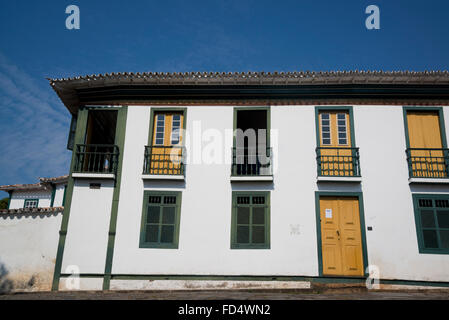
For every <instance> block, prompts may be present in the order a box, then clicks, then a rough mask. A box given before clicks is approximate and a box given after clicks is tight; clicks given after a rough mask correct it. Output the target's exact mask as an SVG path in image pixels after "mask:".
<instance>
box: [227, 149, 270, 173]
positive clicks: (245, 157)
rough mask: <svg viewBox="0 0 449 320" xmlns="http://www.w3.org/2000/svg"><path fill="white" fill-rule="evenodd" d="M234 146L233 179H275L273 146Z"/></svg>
mask: <svg viewBox="0 0 449 320" xmlns="http://www.w3.org/2000/svg"><path fill="white" fill-rule="evenodd" d="M264 151H265V154H263V152H259V154H258V153H257V148H247V147H245V148H236V147H234V148H232V165H231V181H273V165H272V164H273V160H272V150H271V148H269V147H268V148H266V149H265V150H264Z"/></svg>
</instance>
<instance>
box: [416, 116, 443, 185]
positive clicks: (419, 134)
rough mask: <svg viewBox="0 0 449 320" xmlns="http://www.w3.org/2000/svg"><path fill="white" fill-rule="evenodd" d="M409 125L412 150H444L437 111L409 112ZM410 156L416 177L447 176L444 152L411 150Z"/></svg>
mask: <svg viewBox="0 0 449 320" xmlns="http://www.w3.org/2000/svg"><path fill="white" fill-rule="evenodd" d="M407 124H408V137H409V144H410V148H412V149H413V148H426V149H441V148H443V143H442V141H441V131H440V119H439V115H438V112H437V111H429V112H423V111H416V112H415V111H408V112H407ZM410 155H411V157H412V170H413V173H414V176H418V177H446V176H447V174H446V170H445V168H446V166H445V163H444V158H443V151H442V150H411V151H410Z"/></svg>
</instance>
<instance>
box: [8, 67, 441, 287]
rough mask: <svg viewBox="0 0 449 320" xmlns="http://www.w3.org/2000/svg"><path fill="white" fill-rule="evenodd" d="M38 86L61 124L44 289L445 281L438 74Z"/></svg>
mask: <svg viewBox="0 0 449 320" xmlns="http://www.w3.org/2000/svg"><path fill="white" fill-rule="evenodd" d="M50 82H51V85H52V86H53V88H54V89H55V91H56V92H57V93H58V95H59V96H60V98H61V99H62V101H63V102H64V104H65V105H66V106H67V108H68V109H69V111H70V112H71V113H72V114H73V116H74V121H73V122H72V128H71V132H72V133H73V135H72V138H73V139H72V140H71V141H70V142H69V145H70V147H71V148H73V158H72V164H71V172H70V175H69V179H68V185H67V191H66V203H65V204H66V205H65V208H64V215H63V219H62V222H61V227H60V230H59V235H58V236H59V242H58V250H57V253H56V262H55V271H54V278H53V283H52V287H53V289H54V290H62V289H65V288H66V286H65V282H64V281H65V280H67V279H70V277H71V276H72V275H73V273H75V274H79V276H80V281H81V287H82V288H86V289H98V290H101V289H104V290H107V289H132V288H150V287H151V283H152V282H151V280H169V281H170V280H172V281H181V282H182V281H193V280H194V281H323V282H325V281H333V280H335V279H337V280H343V281H364V279H366V277H367V276H368V275H369V270H375V271H376V272H377V276H378V277H379V278H380V279H381V281H385V283H388V282H389V281H390V282H391V283H405V284H407V283H410V284H415V283H422V284H432V285H438V286H447V285H448V284H449V255H448V254H449V184H448V183H449V176H448V172H449V171H448V165H449V164H448V156H449V155H448V151H447V149H446V148H447V145H446V141H447V134H446V129H445V124H446V123H449V118H448V117H449V101H448V99H449V89H448V85H449V75H448V74H447V73H431V74H426V73H415V74H410V73H357V72H355V73H319V74H315V73H288V74H277V73H275V74H264V73H247V74H240V73H238V74H209V73H206V74H204V73H194V74H151V73H145V74H112V75H102V76H89V77H81V78H73V79H60V80H51V81H50ZM238 129H241V131H242V132H244V133H245V135H244V137H245V138H244V139H243V140H241V141H243V142H242V143H243V144H242V145H239V141H240V140H239V138H240V136H238V133H236V132H237V131H238ZM248 129H254V131H255V132H256V135H255V138H254V139H255V140H254V141H253V142H255V143H251V141H252V140H251V139H252V136H251V133H250V131H251V130H249V131H248ZM252 148H253V149H254V150H255V153H257V155H259V154H261V153H262V154H263V156H264V157H256V158H257V159H256V160H254V154H253V153H252V152H253V151H251V150H252ZM251 159H252V160H251ZM253 160H254V161H253ZM13 203H14V200H13V201H12V202H11V204H13ZM183 283H184V284H181V286H182V285H186V284H185V283H186V282H183Z"/></svg>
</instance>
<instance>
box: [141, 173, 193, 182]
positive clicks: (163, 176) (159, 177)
mask: <svg viewBox="0 0 449 320" xmlns="http://www.w3.org/2000/svg"><path fill="white" fill-rule="evenodd" d="M142 179H143V180H176V181H184V180H185V177H184V175H182V174H144V175H142Z"/></svg>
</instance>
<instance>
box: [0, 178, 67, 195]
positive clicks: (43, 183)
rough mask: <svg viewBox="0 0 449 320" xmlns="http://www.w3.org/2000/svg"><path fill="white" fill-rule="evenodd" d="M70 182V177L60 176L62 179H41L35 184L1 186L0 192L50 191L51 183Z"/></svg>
mask: <svg viewBox="0 0 449 320" xmlns="http://www.w3.org/2000/svg"><path fill="white" fill-rule="evenodd" d="M67 180H68V175H65V176H60V177H54V178H39V182H38V183H33V184H11V185H5V186H0V191H6V192H8V191H21V190H24V191H26V190H48V189H49V186H48V184H49V183H55V184H58V183H66V182H67Z"/></svg>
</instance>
